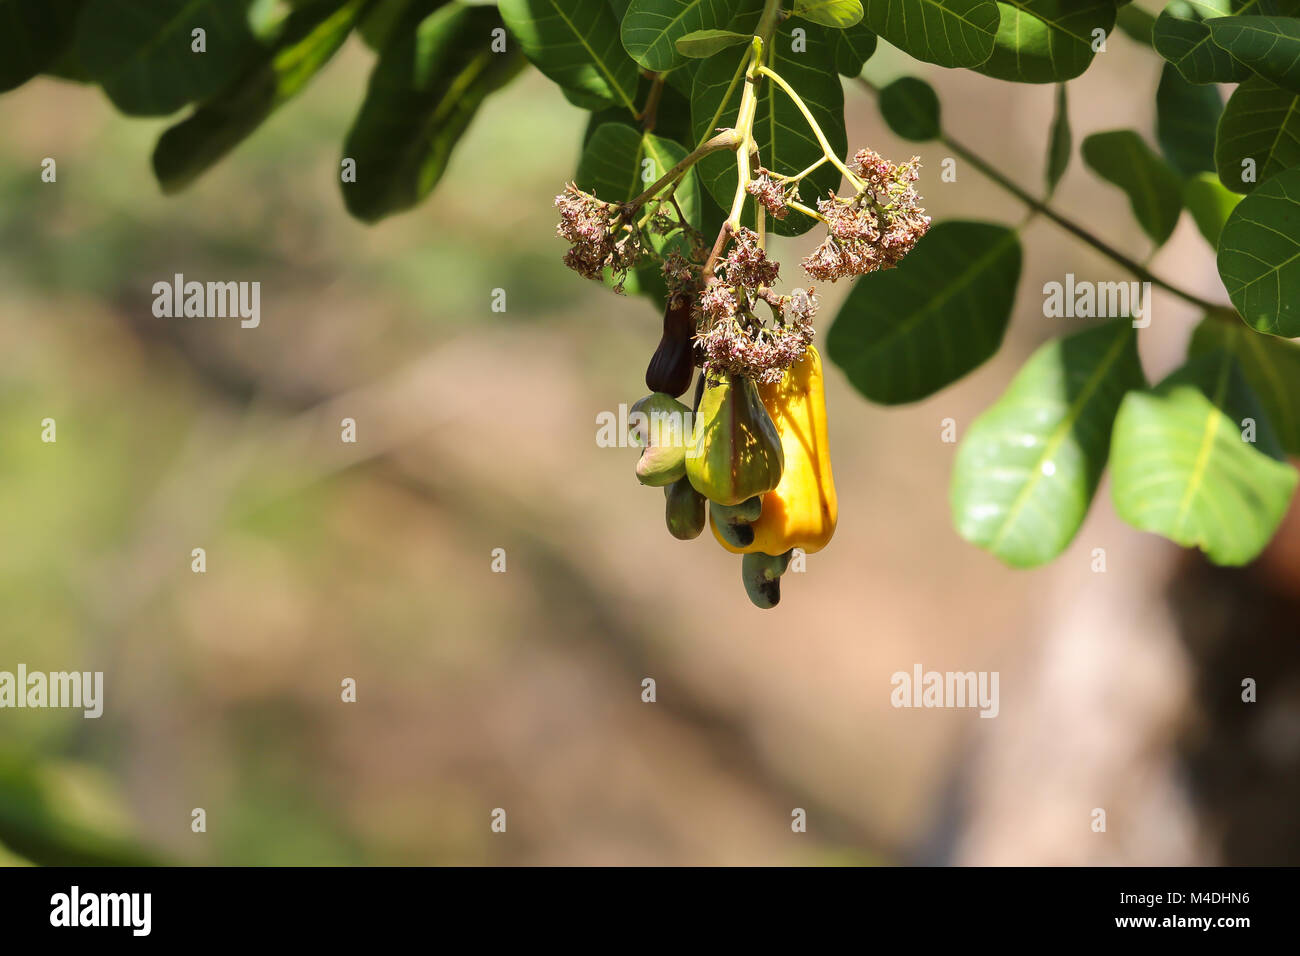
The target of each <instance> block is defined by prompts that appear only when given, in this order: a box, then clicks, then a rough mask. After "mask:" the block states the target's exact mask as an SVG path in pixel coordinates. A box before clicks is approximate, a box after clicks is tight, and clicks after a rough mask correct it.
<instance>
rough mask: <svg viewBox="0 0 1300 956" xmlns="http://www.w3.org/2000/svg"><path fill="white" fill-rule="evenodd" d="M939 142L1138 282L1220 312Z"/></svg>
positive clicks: (963, 150)
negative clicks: (1135, 277)
mask: <svg viewBox="0 0 1300 956" xmlns="http://www.w3.org/2000/svg"><path fill="white" fill-rule="evenodd" d="M939 142H940V143H943V145H944V146H947V147H948V149H950V150H952V152H953V153H954V154H956V155H957V156H958V157H960V158H961V159H964V160H965V161H966V162H968V163H970V164H971V165H972V166H974V167H975V168H976V169H977V170H979V172H981V173H983V174H984V175H985V176H986V177H988V178H989V179H991V180H992V181H993V182H994V183H996V184H997V185H999V186H1001V187H1002V188H1003V189H1005V190H1006V191H1007V192H1009V193H1011V195H1013V196H1015V197H1016V198H1017V199H1019V200H1020V201H1021V202H1022V203H1024V204H1025V205H1026V206H1028V207H1029V208H1030V209H1032V210H1033V211H1034V212H1036V213H1038V214H1039V215H1042V216H1045V217H1046V218H1048V219H1050V220H1051V221H1052V222H1054V223H1056V225H1058V226H1060V227H1061V228H1062V229H1064V230H1065V231H1066V232H1068V233H1070V235H1072V236H1074V237H1075V238H1076V239H1079V240H1081V241H1082V242H1085V243H1087V244H1088V245H1089V246H1091V247H1092V248H1094V249H1096V250H1097V251H1098V252H1100V253H1101V254H1102V255H1103V256H1105V257H1106V258H1107V259H1110V260H1111V261H1112V262H1114V263H1116V264H1117V265H1120V266H1123V267H1124V269H1126V270H1127V271H1128V272H1130V273H1132V274H1133V275H1135V276H1137V277H1138V279H1140V280H1141V281H1143V282H1150V283H1151V284H1152V285H1154V286H1159V287H1160V288H1162V289H1164V290H1165V291H1166V292H1169V293H1171V294H1173V295H1176V296H1178V298H1180V299H1182V300H1183V301H1184V302H1190V303H1191V304H1192V305H1195V306H1198V307H1199V308H1201V309H1204V310H1205V311H1207V312H1215V311H1222V309H1223V306H1221V305H1216V304H1215V303H1213V302H1210V301H1209V300H1208V299H1202V298H1201V297H1200V296H1198V295H1195V294H1194V293H1191V292H1188V291H1186V290H1185V289H1180V288H1179V287H1178V286H1176V285H1174V284H1172V283H1170V282H1166V281H1165V280H1164V279H1162V278H1160V277H1159V276H1157V275H1156V274H1155V273H1153V272H1151V270H1149V269H1148V268H1147V267H1146V266H1144V265H1142V264H1141V263H1140V262H1138V261H1137V260H1136V259H1133V258H1131V257H1130V256H1126V255H1125V254H1124V253H1122V252H1120V251H1119V250H1118V249H1116V248H1115V247H1114V246H1112V245H1111V244H1110V243H1108V242H1106V241H1105V240H1104V239H1101V238H1099V237H1098V236H1095V235H1093V234H1092V233H1091V232H1089V231H1088V230H1087V229H1085V228H1083V226H1080V225H1079V224H1078V223H1076V222H1074V221H1073V220H1071V219H1067V218H1066V217H1065V216H1063V215H1062V214H1061V213H1059V212H1057V211H1056V210H1055V209H1053V208H1052V207H1051V206H1049V205H1048V204H1047V203H1045V202H1043V200H1041V199H1038V198H1037V197H1035V196H1032V195H1030V194H1029V193H1028V192H1026V191H1025V190H1024V189H1023V188H1021V187H1020V186H1019V185H1018V184H1017V183H1015V182H1013V181H1012V180H1011V179H1009V178H1008V177H1007V176H1005V175H1003V174H1002V173H1001V172H1000V171H999V170H998V169H997V168H996V167H994V166H993V165H992V164H991V163H989V162H987V161H986V160H985V159H983V158H982V157H980V156H979V155H977V154H976V153H973V152H972V151H971V150H970V149H968V148H967V147H965V146H963V145H962V144H961V143H959V142H957V141H956V140H954V139H953V138H952V137H951V136H948V135H947V134H940V136H939Z"/></svg>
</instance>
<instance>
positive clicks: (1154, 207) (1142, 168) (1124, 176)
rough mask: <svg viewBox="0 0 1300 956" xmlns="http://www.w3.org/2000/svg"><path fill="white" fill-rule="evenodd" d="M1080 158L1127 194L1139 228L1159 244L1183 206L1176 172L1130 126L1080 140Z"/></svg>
mask: <svg viewBox="0 0 1300 956" xmlns="http://www.w3.org/2000/svg"><path fill="white" fill-rule="evenodd" d="M1081 153H1082V155H1083V161H1084V162H1085V163H1086V164H1087V165H1088V167H1089V168H1090V169H1092V171H1093V172H1095V173H1096V174H1097V175H1098V176H1100V177H1101V178H1102V179H1105V180H1106V181H1107V182H1109V183H1112V184H1114V185H1116V186H1118V187H1119V188H1120V189H1122V190H1124V192H1125V193H1126V194H1127V195H1128V199H1129V205H1130V206H1132V208H1133V215H1134V216H1136V217H1137V221H1138V223H1139V224H1140V225H1141V226H1142V230H1143V231H1144V232H1145V233H1146V234H1147V235H1148V236H1150V237H1151V239H1152V240H1153V241H1154V242H1155V243H1156V245H1160V244H1161V243H1163V242H1164V241H1165V240H1166V239H1168V238H1169V236H1170V234H1171V233H1172V232H1173V231H1174V226H1176V225H1177V224H1178V214H1179V213H1180V212H1181V211H1182V208H1183V196H1182V183H1181V182H1180V181H1179V179H1178V176H1177V174H1175V173H1174V171H1173V170H1172V169H1170V168H1169V166H1168V165H1166V163H1165V161H1164V160H1163V159H1161V158H1160V157H1159V156H1157V155H1156V154H1155V152H1154V151H1153V150H1152V149H1151V147H1150V146H1148V145H1147V144H1146V143H1145V142H1144V141H1143V139H1142V137H1140V136H1139V135H1138V134H1137V133H1135V132H1133V131H1132V130H1112V131H1111V132H1107V133H1093V134H1092V135H1091V136H1089V137H1087V138H1086V139H1085V140H1084V141H1083V146H1082V149H1081Z"/></svg>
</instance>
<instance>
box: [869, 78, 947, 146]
mask: <svg viewBox="0 0 1300 956" xmlns="http://www.w3.org/2000/svg"><path fill="white" fill-rule="evenodd" d="M879 102H880V115H881V116H883V117H884V118H885V122H886V123H888V124H889V128H890V129H891V130H893V131H894V133H895V134H896V135H898V136H901V137H902V138H903V139H910V140H915V141H917V142H925V141H927V140H932V139H938V138H939V133H940V131H941V130H942V126H941V124H940V121H939V97H938V95H937V94H936V93H935V92H934V87H932V86H931V85H930V84H929V83H927V82H925V80H920V79H917V78H916V77H914V76H904V77H901V78H899V79H897V80H895V81H894V82H893V83H890V84H889V85H888V86H886V87H884V88H883V89H882V90H881V91H880V99H879Z"/></svg>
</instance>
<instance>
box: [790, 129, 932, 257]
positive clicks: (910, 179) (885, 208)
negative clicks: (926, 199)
mask: <svg viewBox="0 0 1300 956" xmlns="http://www.w3.org/2000/svg"><path fill="white" fill-rule="evenodd" d="M920 168H921V163H920V159H919V158H918V157H916V156H913V157H912V158H911V159H909V160H908V161H907V162H905V163H898V164H894V163H891V162H889V161H888V160H887V159H885V158H884V157H882V156H881V155H880V154H879V153H877V152H874V151H873V150H869V149H860V150H858V152H857V154H856V155H855V156H854V157H853V159H852V161H851V162H850V163H849V169H850V170H851V171H852V172H853V173H854V175H856V176H858V177H859V178H860V179H861V180H862V182H863V184H864V185H863V188H862V189H861V190H860V191H859V192H858V193H857V195H855V196H852V197H840V196H837V195H835V194H834V193H831V195H830V196H829V197H828V198H826V199H819V200H818V201H817V211H818V212H819V213H821V215H822V218H823V219H825V220H826V229H827V232H829V235H828V236H827V237H826V239H825V241H823V242H822V244H821V245H819V246H818V247H817V248H816V249H814V250H813V251H812V253H811V254H810V255H809V256H807V257H806V258H805V259H804V260H803V268H804V271H805V272H807V273H808V275H810V276H811V277H812V278H814V279H821V280H823V281H827V282H834V281H835V280H836V279H842V278H844V277H846V276H860V275H866V274H867V273H869V272H875V271H877V270H879V269H892V268H893V267H894V266H896V265H898V263H899V260H901V259H902V258H903V256H905V255H907V254H908V253H909V252H911V251H912V247H913V246H915V245H916V243H917V241H918V240H919V239H920V238H921V237H922V236H924V235H925V234H926V232H927V230H929V228H930V217H929V216H927V215H925V209H924V208H922V206H921V197H920V196H919V195H918V194H917V191H916V186H915V183H916V180H917V178H918V177H919V175H920V172H919V170H920Z"/></svg>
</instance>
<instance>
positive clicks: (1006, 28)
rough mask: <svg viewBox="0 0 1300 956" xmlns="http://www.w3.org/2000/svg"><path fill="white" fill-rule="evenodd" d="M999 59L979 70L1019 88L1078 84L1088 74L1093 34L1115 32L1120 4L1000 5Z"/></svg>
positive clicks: (1086, 0)
mask: <svg viewBox="0 0 1300 956" xmlns="http://www.w3.org/2000/svg"><path fill="white" fill-rule="evenodd" d="M998 10H999V12H1000V14H1001V20H1000V24H999V27H998V35H997V39H996V40H994V43H993V55H992V56H990V57H989V58H988V59H987V60H985V61H984V62H983V63H982V64H980V65H979V66H977V67H976V69H977V70H978V71H979V72H980V73H983V74H985V75H987V76H992V77H996V78H997V79H1000V80H1014V81H1016V82H1019V83H1057V82H1060V81H1062V80H1072V79H1074V78H1075V77H1076V76H1079V75H1080V74H1082V73H1083V71H1084V70H1086V69H1088V65H1089V64H1090V63H1092V58H1093V57H1094V56H1096V51H1094V50H1093V42H1094V37H1093V31H1094V30H1102V31H1104V32H1105V33H1110V31H1111V30H1112V29H1114V27H1115V0H999V2H998Z"/></svg>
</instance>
